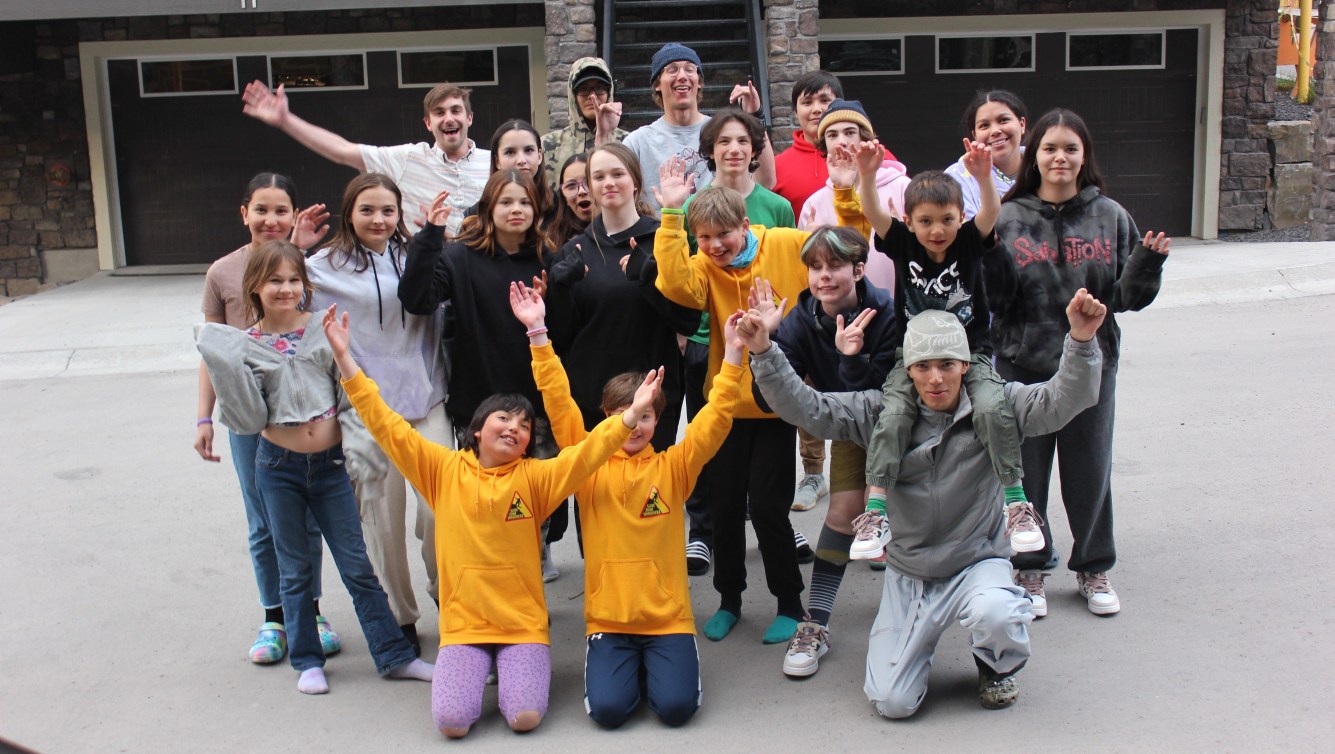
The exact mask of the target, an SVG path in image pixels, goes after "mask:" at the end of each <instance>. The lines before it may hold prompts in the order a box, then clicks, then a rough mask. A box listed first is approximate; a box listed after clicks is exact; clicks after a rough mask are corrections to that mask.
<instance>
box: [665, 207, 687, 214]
mask: <svg viewBox="0 0 1335 754" xmlns="http://www.w3.org/2000/svg"><path fill="white" fill-rule="evenodd" d="M663 214H665V215H684V214H686V210H684V209H682V208H680V207H663Z"/></svg>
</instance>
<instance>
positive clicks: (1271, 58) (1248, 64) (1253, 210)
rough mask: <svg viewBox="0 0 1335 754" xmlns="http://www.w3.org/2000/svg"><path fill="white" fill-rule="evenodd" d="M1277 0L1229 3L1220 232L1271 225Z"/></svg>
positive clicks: (1226, 36) (1225, 25) (1225, 55)
mask: <svg viewBox="0 0 1335 754" xmlns="http://www.w3.org/2000/svg"><path fill="white" fill-rule="evenodd" d="M1275 7H1276V6H1275V3H1274V0H1229V3H1228V10H1227V13H1226V16H1225V21H1224V101H1223V108H1224V122H1223V133H1222V138H1223V143H1222V144H1221V149H1220V153H1221V156H1220V165H1219V229H1220V230H1254V229H1264V228H1268V227H1270V218H1269V216H1268V215H1267V214H1266V187H1267V186H1266V184H1267V180H1268V179H1269V177H1270V172H1271V166H1272V165H1273V161H1272V158H1271V155H1270V148H1269V142H1268V135H1269V130H1268V129H1269V126H1268V124H1269V123H1270V121H1271V120H1272V119H1273V118H1274V117H1275V57H1276V55H1277V54H1278V49H1279V41H1278V37H1277V36H1276V35H1277V34H1278V33H1279V17H1278V15H1277V13H1276V11H1275Z"/></svg>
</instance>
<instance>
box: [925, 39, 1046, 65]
mask: <svg viewBox="0 0 1335 754" xmlns="http://www.w3.org/2000/svg"><path fill="white" fill-rule="evenodd" d="M1032 70H1034V35H1033V34H1014V35H1008V36H999V37H992V36H988V37H978V36H967V37H964V36H945V35H942V36H938V37H937V38H936V72H937V73H982V72H989V73H996V72H1005V71H1014V72H1021V71H1032Z"/></svg>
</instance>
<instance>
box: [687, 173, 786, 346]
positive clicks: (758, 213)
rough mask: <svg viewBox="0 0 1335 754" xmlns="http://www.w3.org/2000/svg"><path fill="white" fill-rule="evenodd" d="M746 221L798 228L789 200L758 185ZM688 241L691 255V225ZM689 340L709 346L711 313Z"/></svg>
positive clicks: (747, 208)
mask: <svg viewBox="0 0 1335 754" xmlns="http://www.w3.org/2000/svg"><path fill="white" fill-rule="evenodd" d="M694 198H695V195H694V194H692V195H691V196H690V198H688V199H687V200H686V203H685V204H683V205H682V206H681V209H682V211H683V212H685V211H686V209H687V208H688V207H690V206H691V199H694ZM746 219H747V221H748V222H750V223H751V224H752V225H763V226H765V227H766V228H796V227H797V218H796V217H794V216H793V205H792V204H791V203H789V201H788V200H787V199H784V198H783V197H781V196H779V195H778V194H776V193H774V192H773V191H770V190H769V189H767V188H765V187H764V186H761V185H760V184H759V183H757V184H756V186H755V188H753V189H751V193H750V195H748V196H747V197H746ZM685 227H686V240H687V243H689V244H690V245H691V253H692V254H694V253H695V248H696V247H695V236H693V235H691V229H690V226H689V225H686V226H685ZM688 340H691V341H694V342H696V343H699V344H700V345H709V313H708V312H705V313H704V314H703V315H701V317H700V329H699V330H696V331H695V334H694V335H692V336H690V338H688Z"/></svg>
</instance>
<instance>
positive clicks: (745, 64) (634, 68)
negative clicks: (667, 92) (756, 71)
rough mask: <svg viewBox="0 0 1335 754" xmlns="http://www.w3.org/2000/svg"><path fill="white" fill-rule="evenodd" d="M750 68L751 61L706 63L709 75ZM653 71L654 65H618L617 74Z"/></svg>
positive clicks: (621, 75)
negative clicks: (717, 71)
mask: <svg viewBox="0 0 1335 754" xmlns="http://www.w3.org/2000/svg"><path fill="white" fill-rule="evenodd" d="M660 46H661V45H660ZM750 67H751V61H749V60H720V61H718V62H715V61H712V60H706V61H705V73H706V74H708V73H709V72H710V71H716V70H718V69H720V68H750ZM652 69H653V66H652V65H640V64H638V63H637V64H635V65H618V66H617V67H616V68H615V73H616V74H617V75H618V76H620V77H622V78H624V77H625V76H626V75H627V74H631V73H645V74H647V73H649V71H651V70H652Z"/></svg>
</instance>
